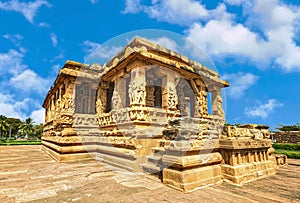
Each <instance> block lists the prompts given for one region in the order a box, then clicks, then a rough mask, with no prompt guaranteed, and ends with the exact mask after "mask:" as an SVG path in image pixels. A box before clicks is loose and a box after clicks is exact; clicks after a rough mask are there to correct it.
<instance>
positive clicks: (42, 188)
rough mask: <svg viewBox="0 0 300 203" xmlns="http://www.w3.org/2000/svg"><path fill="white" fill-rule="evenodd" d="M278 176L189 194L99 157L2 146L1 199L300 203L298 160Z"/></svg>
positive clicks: (0, 148) (31, 147)
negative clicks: (78, 158) (68, 157)
mask: <svg viewBox="0 0 300 203" xmlns="http://www.w3.org/2000/svg"><path fill="white" fill-rule="evenodd" d="M291 163H294V164H293V165H287V166H284V167H281V168H280V169H278V170H277V175H275V176H270V177H268V178H265V179H261V180H257V181H254V182H250V183H247V184H245V185H243V186H242V187H241V186H236V185H231V184H228V183H226V182H223V183H221V184H218V185H214V186H210V187H205V188H202V189H199V190H197V191H194V192H191V193H186V194H185V193H182V192H179V191H177V190H174V189H172V188H169V187H167V186H165V185H163V184H162V183H161V182H160V180H158V179H157V178H155V177H154V176H145V175H141V174H133V173H128V172H124V171H116V170H114V168H112V167H108V166H105V165H104V164H103V163H100V162H99V161H86V162H80V163H57V162H55V161H54V160H52V159H51V158H50V157H48V156H47V155H46V154H45V153H44V152H42V151H41V150H40V146H8V147H0V202H1V203H2V202H3V203H8V202H300V166H299V164H300V160H291Z"/></svg>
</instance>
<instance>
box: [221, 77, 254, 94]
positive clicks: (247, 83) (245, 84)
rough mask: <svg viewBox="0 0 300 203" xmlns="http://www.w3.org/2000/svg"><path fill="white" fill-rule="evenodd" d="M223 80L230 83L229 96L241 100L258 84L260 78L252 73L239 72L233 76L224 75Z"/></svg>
mask: <svg viewBox="0 0 300 203" xmlns="http://www.w3.org/2000/svg"><path fill="white" fill-rule="evenodd" d="M222 79H224V80H228V81H229V84H230V87H229V88H228V94H229V96H231V97H232V98H239V97H241V96H243V95H244V94H245V92H246V91H247V90H248V89H249V88H250V87H251V86H253V85H254V84H255V83H256V82H257V80H258V76H256V75H253V74H251V73H243V72H239V73H233V74H224V75H223V76H222Z"/></svg>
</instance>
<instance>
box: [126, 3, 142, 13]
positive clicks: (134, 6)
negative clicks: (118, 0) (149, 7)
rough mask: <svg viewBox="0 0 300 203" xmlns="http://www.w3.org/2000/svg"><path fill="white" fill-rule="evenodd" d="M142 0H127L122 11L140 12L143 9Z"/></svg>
mask: <svg viewBox="0 0 300 203" xmlns="http://www.w3.org/2000/svg"><path fill="white" fill-rule="evenodd" d="M140 1H141V0H126V1H125V9H124V10H123V11H122V13H124V14H126V13H138V12H140V11H141V10H142V5H141V3H140Z"/></svg>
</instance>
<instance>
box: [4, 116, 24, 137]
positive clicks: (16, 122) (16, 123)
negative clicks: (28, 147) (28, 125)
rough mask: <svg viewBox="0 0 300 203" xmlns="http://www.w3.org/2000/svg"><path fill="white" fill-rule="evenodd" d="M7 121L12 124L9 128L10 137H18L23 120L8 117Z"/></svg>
mask: <svg viewBox="0 0 300 203" xmlns="http://www.w3.org/2000/svg"><path fill="white" fill-rule="evenodd" d="M7 123H8V124H9V125H10V128H9V137H16V136H17V135H18V132H19V127H20V126H21V124H22V121H21V120H20V119H18V118H7Z"/></svg>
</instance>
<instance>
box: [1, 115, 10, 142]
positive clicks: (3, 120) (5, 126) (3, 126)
mask: <svg viewBox="0 0 300 203" xmlns="http://www.w3.org/2000/svg"><path fill="white" fill-rule="evenodd" d="M6 119H7V118H6V117H5V116H3V115H0V139H2V137H3V136H4V134H5V133H7V130H8V128H9V124H8V123H7V121H6Z"/></svg>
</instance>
